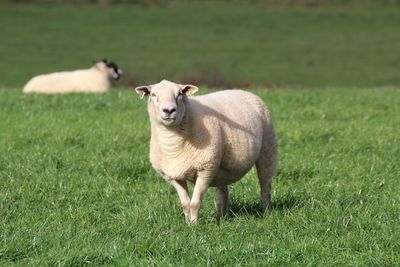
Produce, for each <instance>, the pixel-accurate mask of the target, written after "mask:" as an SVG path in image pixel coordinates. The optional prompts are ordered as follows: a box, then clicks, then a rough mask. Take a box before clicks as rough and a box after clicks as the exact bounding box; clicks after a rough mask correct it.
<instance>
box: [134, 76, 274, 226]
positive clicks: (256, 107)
mask: <svg viewBox="0 0 400 267" xmlns="http://www.w3.org/2000/svg"><path fill="white" fill-rule="evenodd" d="M135 90H136V92H137V93H138V94H139V95H140V96H141V98H143V97H144V96H148V97H149V99H148V104H147V111H148V113H149V116H150V125H151V140H150V161H151V164H152V165H153V167H154V169H156V170H157V172H158V173H159V174H160V175H161V176H163V177H164V179H166V180H167V181H168V182H170V183H171V184H172V185H173V186H174V187H175V189H176V191H177V193H178V195H179V198H180V202H181V205H182V207H183V212H184V214H185V218H186V220H187V221H188V222H196V221H197V220H198V216H199V209H200V206H201V202H202V199H203V196H204V194H205V192H206V191H207V188H208V187H209V186H213V187H216V188H217V216H218V217H220V216H221V215H222V214H224V212H226V209H227V207H228V194H229V193H228V187H227V186H228V185H229V184H231V183H233V182H236V181H238V180H240V179H241V178H242V177H243V176H244V175H245V174H246V173H247V172H248V171H249V170H250V169H251V167H252V166H253V165H254V164H255V165H256V168H257V175H258V179H259V183H260V187H261V198H262V202H263V205H264V208H265V209H268V208H269V207H270V204H271V180H272V176H273V175H274V174H275V170H276V166H277V161H278V153H277V141H276V138H275V132H274V128H273V125H272V121H271V116H270V113H269V111H268V109H267V107H266V106H265V104H264V103H263V101H262V100H261V99H260V98H259V97H257V96H255V95H254V94H251V93H249V92H245V91H241V90H227V91H221V92H217V93H212V94H207V95H203V96H198V97H188V96H189V95H191V94H193V93H195V92H196V91H197V90H198V88H197V87H196V86H193V85H180V84H176V83H173V82H170V81H166V80H163V81H161V82H160V83H158V84H155V85H151V86H140V87H137V88H136V89H135ZM187 181H192V182H194V183H195V186H194V189H193V195H192V198H191V199H190V198H189V195H188V187H187V184H186V182H187Z"/></svg>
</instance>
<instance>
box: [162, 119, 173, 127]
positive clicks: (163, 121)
mask: <svg viewBox="0 0 400 267" xmlns="http://www.w3.org/2000/svg"><path fill="white" fill-rule="evenodd" d="M175 121H176V118H175V117H161V122H162V123H163V124H164V125H166V126H169V125H172V124H173V123H174V122H175Z"/></svg>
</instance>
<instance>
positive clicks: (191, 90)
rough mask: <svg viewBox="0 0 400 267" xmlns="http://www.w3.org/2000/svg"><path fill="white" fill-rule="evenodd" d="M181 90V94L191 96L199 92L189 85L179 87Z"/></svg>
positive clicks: (196, 88) (195, 87)
mask: <svg viewBox="0 0 400 267" xmlns="http://www.w3.org/2000/svg"><path fill="white" fill-rule="evenodd" d="M181 90H182V93H183V94H185V95H193V94H195V93H196V92H197V91H198V90H199V88H198V87H197V86H194V85H191V84H185V85H181Z"/></svg>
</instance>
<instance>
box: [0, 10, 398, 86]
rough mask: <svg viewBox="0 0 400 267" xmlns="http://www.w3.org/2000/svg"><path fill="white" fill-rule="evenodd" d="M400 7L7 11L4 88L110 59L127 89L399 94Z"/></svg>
mask: <svg viewBox="0 0 400 267" xmlns="http://www.w3.org/2000/svg"><path fill="white" fill-rule="evenodd" d="M399 28H400V8H399V7H393V6H392V7H390V8H389V7H382V6H370V5H366V6H365V5H362V4H359V5H352V6H344V7H340V6H327V7H316V8H304V7H293V8H289V7H283V6H281V7H266V6H262V5H261V6H257V5H240V4H233V3H230V4H225V5H223V4H215V3H214V4H208V5H204V4H203V5H202V4H196V5H177V6H174V5H172V6H169V7H140V6H115V7H112V8H103V9H102V8H99V7H97V6H85V5H83V6H78V7H77V6H65V5H54V6H52V5H42V6H33V5H17V6H14V5H1V6H0V32H1V35H2V38H1V41H0V59H1V64H0V73H1V79H0V87H1V86H3V87H6V88H10V87H21V86H22V85H23V84H24V83H25V82H26V81H27V80H28V79H29V78H30V77H32V76H33V75H35V74H39V73H46V72H52V71H56V70H69V69H77V68H86V67H88V66H89V65H90V64H91V61H92V60H93V59H100V58H103V57H109V58H112V59H114V60H115V61H116V62H117V63H119V64H120V65H121V66H122V67H123V69H124V70H125V72H126V79H125V81H124V83H125V85H128V84H129V85H138V84H142V83H149V82H158V81H160V80H161V79H162V78H168V79H171V80H179V81H190V82H191V83H196V84H206V85H209V86H221V85H230V84H246V83H251V84H265V83H268V84H273V85H275V86H278V87H279V86H289V87H294V86H295V87H308V86H313V87H325V86H340V87H348V86H352V87H353V86H357V87H366V86H367V87H375V86H390V85H392V86H399V85H400V78H399V70H400V48H399V45H398V44H399V42H400V34H399Z"/></svg>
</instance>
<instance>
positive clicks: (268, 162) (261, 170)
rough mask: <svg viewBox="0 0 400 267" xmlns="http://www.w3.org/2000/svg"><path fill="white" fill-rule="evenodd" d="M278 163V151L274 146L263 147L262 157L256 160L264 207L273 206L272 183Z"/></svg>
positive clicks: (267, 208)
mask: <svg viewBox="0 0 400 267" xmlns="http://www.w3.org/2000/svg"><path fill="white" fill-rule="evenodd" d="M276 165H277V153H276V148H275V147H274V146H272V147H269V149H262V151H261V154H260V157H259V158H258V159H257V161H256V168H257V176H258V181H259V183H260V191H261V192H260V193H261V200H262V203H263V207H264V209H265V210H266V211H267V210H269V209H270V208H271V183H272V176H274V175H275V171H276Z"/></svg>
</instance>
